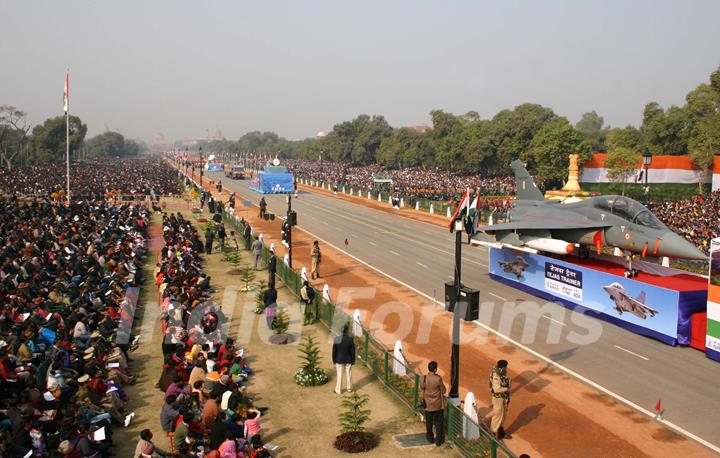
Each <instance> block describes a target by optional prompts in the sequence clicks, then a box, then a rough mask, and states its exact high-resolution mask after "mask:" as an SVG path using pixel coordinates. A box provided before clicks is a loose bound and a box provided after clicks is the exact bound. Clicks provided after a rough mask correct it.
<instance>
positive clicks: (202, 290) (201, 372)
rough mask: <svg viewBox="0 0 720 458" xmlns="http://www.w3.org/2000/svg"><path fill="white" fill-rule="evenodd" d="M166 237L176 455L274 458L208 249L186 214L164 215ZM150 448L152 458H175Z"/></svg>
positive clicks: (163, 274)
mask: <svg viewBox="0 0 720 458" xmlns="http://www.w3.org/2000/svg"><path fill="white" fill-rule="evenodd" d="M163 237H164V240H165V245H164V247H163V248H162V250H161V253H160V260H159V262H158V265H157V267H156V271H155V274H156V277H155V278H156V284H157V285H158V288H159V300H160V308H161V324H162V329H163V335H164V337H163V341H162V352H163V357H164V365H163V370H162V374H161V376H160V380H159V381H158V384H157V387H158V388H160V389H161V390H162V391H163V392H164V393H165V403H164V405H163V407H162V411H161V413H160V424H161V427H162V430H163V431H164V432H165V433H166V434H167V435H168V436H169V437H170V443H171V444H172V449H171V450H170V451H169V453H175V454H177V456H180V457H195V456H199V455H197V453H198V452H200V451H202V452H203V453H204V456H205V457H206V458H210V457H216V458H218V457H222V458H236V457H245V456H252V457H264V456H270V455H269V453H268V452H267V450H265V448H264V447H263V444H262V440H261V438H260V417H261V415H262V412H261V409H256V408H255V407H254V406H253V403H252V400H251V398H250V397H249V396H248V395H247V393H246V391H245V386H244V382H245V381H246V380H247V378H248V376H249V375H250V374H251V372H252V371H251V369H250V367H249V366H248V365H247V364H246V361H245V356H246V355H245V349H242V348H236V347H235V345H234V341H233V339H232V338H228V337H227V335H226V326H225V325H226V323H227V319H226V317H224V316H223V314H222V310H221V309H220V308H219V307H217V306H216V305H215V304H214V303H213V302H212V300H211V299H210V296H211V294H212V293H213V292H214V290H213V288H212V285H211V278H210V277H209V276H207V275H206V274H204V273H203V269H202V259H201V256H200V255H201V253H203V252H204V251H205V250H206V249H207V247H206V246H204V245H203V242H202V241H201V240H200V237H199V234H198V232H197V230H196V229H195V228H194V227H193V226H192V224H191V223H190V222H189V221H187V220H185V219H184V218H183V217H182V215H181V214H179V213H178V214H170V215H164V216H163ZM210 248H212V246H211V247H210ZM145 445H146V446H147V450H146V453H153V452H154V453H156V454H158V455H160V456H162V455H164V454H167V453H168V452H167V451H160V450H157V449H154V446H153V445H152V444H151V443H149V444H145ZM138 447H141V444H138ZM251 453H252V454H251ZM143 456H144V455H143ZM147 456H151V455H147ZM153 456H154V455H153Z"/></svg>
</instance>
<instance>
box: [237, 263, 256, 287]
mask: <svg viewBox="0 0 720 458" xmlns="http://www.w3.org/2000/svg"><path fill="white" fill-rule="evenodd" d="M238 272H239V273H240V281H241V282H243V283H245V286H243V287H242V288H240V291H250V282H252V281H253V280H255V271H254V270H253V269H252V267H250V266H249V265H247V264H245V265H243V266H242V267H240V268H238Z"/></svg>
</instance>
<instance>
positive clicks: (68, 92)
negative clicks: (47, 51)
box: [63, 73, 70, 113]
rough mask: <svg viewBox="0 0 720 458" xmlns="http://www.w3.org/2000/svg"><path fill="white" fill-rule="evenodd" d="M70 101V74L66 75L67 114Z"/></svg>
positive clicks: (64, 104) (64, 100) (65, 105)
mask: <svg viewBox="0 0 720 458" xmlns="http://www.w3.org/2000/svg"><path fill="white" fill-rule="evenodd" d="M69 101H70V74H69V73H65V92H64V93H63V107H64V108H65V113H67V112H68V102H69Z"/></svg>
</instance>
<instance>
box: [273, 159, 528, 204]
mask: <svg viewBox="0 0 720 458" xmlns="http://www.w3.org/2000/svg"><path fill="white" fill-rule="evenodd" d="M284 164H285V165H287V166H288V168H289V169H290V170H291V171H292V172H293V173H294V174H295V175H296V176H298V177H299V178H307V179H312V180H319V181H324V182H326V183H333V184H336V185H338V186H348V187H352V188H355V189H367V190H370V189H373V184H374V183H373V179H374V178H389V179H391V180H392V186H393V188H395V189H397V190H398V192H399V193H400V194H402V195H403V196H404V197H406V198H412V197H414V198H418V199H430V200H440V201H445V200H449V199H452V198H457V197H458V196H459V195H461V194H462V193H463V192H465V190H466V189H467V188H473V189H479V191H480V193H481V195H483V196H508V195H512V194H514V193H515V179H514V178H513V177H512V176H496V175H494V176H489V175H488V176H482V175H478V174H467V173H462V174H461V173H453V172H449V171H447V170H443V169H439V168H436V167H433V168H430V169H420V168H403V169H388V168H385V167H382V166H380V165H377V164H374V165H366V166H350V165H346V164H339V163H335V162H319V161H309V160H305V159H290V160H286V161H284Z"/></svg>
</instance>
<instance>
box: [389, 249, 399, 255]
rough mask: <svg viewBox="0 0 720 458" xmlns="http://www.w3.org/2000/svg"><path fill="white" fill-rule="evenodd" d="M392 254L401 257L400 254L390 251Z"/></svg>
mask: <svg viewBox="0 0 720 458" xmlns="http://www.w3.org/2000/svg"><path fill="white" fill-rule="evenodd" d="M390 253H392V254H394V255H395V256H400V253H396V252H394V251H393V250H390Z"/></svg>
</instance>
